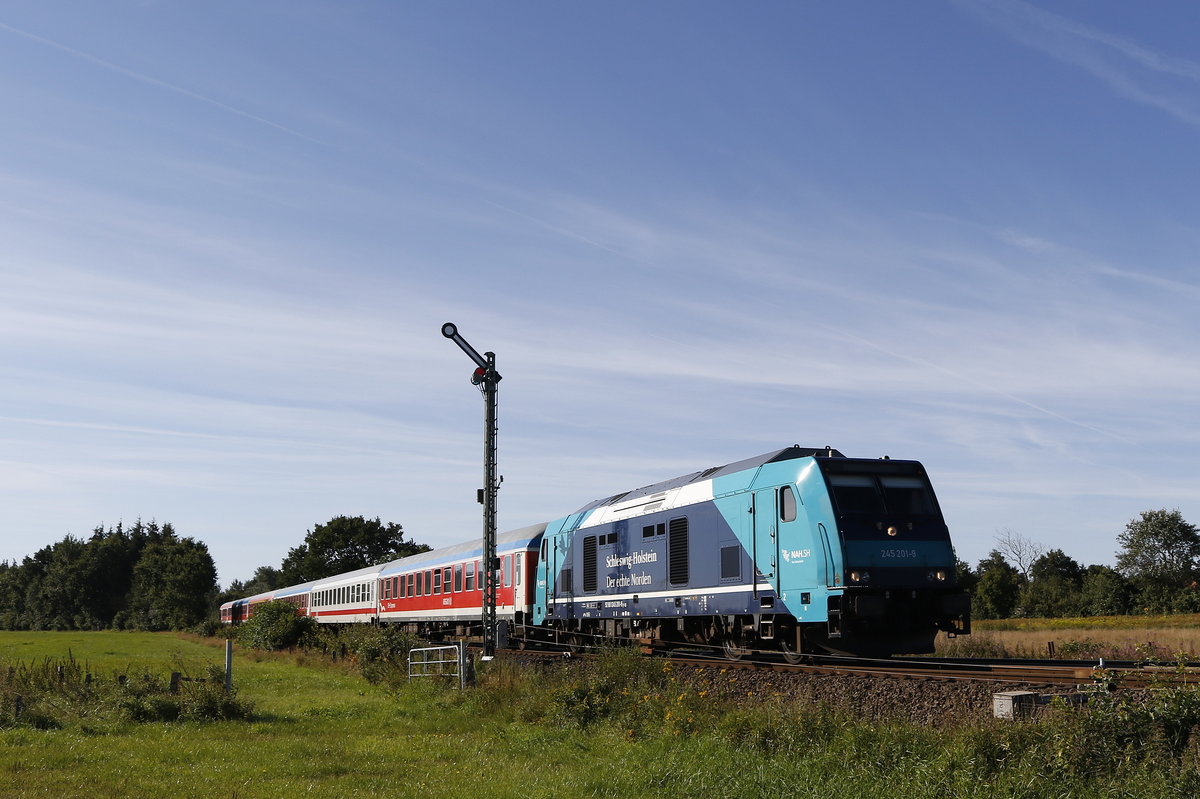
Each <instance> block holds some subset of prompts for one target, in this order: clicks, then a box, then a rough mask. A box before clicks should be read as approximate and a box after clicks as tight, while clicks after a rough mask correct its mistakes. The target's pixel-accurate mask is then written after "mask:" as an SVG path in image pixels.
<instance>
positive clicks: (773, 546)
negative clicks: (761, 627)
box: [751, 488, 779, 597]
mask: <svg viewBox="0 0 1200 799" xmlns="http://www.w3.org/2000/svg"><path fill="white" fill-rule="evenodd" d="M776 501H777V500H776V492H775V489H774V488H766V489H763V490H761V491H755V492H754V505H753V507H752V509H751V513H752V515H753V518H754V553H753V554H754V565H755V567H756V568H757V570H758V572H757V573H758V574H759V575H761V576H762V579H763V580H765V581H766V582H767V583H769V584H770V586H771V588H773V589H774V590H775V591H776V593H778V592H779V509H778V508H777V507H776ZM754 596H755V597H757V596H758V579H755V581H754Z"/></svg>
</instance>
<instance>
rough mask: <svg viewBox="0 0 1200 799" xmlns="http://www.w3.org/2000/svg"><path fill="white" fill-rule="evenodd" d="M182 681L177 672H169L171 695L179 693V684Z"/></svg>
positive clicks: (181, 676)
mask: <svg viewBox="0 0 1200 799" xmlns="http://www.w3.org/2000/svg"><path fill="white" fill-rule="evenodd" d="M182 679H183V675H182V674H181V673H179V672H178V671H173V672H171V693H173V694H177V693H179V682H180V681H181V680H182Z"/></svg>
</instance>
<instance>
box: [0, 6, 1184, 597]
mask: <svg viewBox="0 0 1200 799" xmlns="http://www.w3.org/2000/svg"><path fill="white" fill-rule="evenodd" d="M1198 24H1200V9H1198V8H1197V7H1196V6H1194V5H1193V4H1188V3H1162V4H1157V5H1154V6H1150V7H1147V6H1142V5H1138V6H1134V5H1130V4H1126V3H1116V2H1112V3H1102V2H1090V1H1089V2H1084V0H1062V1H1061V2H1039V3H1024V2H1015V1H1014V2H1002V1H1000V0H996V1H994V2H970V3H968V2H927V3H885V2H877V3H817V2H787V3H771V2H767V3H757V4H734V3H708V2H660V3H592V4H582V3H551V2H512V3H482V2H472V3H466V2H459V3H415V2H413V3H407V2H396V3H393V2H368V1H366V0H364V1H363V2H355V3H337V4H335V3H317V2H305V1H304V0H289V1H288V2H282V1H281V2H261V3H241V2H211V3H174V2H150V1H147V2H113V3H105V4H97V3H90V2H57V1H56V0H36V2H22V0H13V1H12V2H8V3H5V4H4V5H3V7H2V8H0V100H2V102H3V105H4V107H5V109H6V110H5V112H4V114H3V118H2V121H0V341H2V342H3V345H2V346H0V441H2V447H0V529H2V530H3V535H2V536H0V559H12V558H20V557H22V556H24V555H27V554H30V553H32V552H33V551H34V550H36V549H38V548H40V547H41V546H44V545H46V544H48V543H51V542H53V541H56V540H58V539H60V538H62V536H64V535H65V534H68V533H71V534H74V535H81V536H82V535H87V534H88V533H89V532H90V531H91V529H92V528H93V527H95V526H96V525H97V524H101V523H103V524H105V525H111V524H114V523H116V522H117V521H120V520H124V521H125V522H126V523H128V522H131V521H133V520H134V519H136V518H137V517H139V516H140V517H142V518H144V519H150V518H155V519H157V520H159V521H170V522H172V523H173V524H175V525H176V527H177V528H178V530H179V531H180V532H181V533H182V534H184V535H190V536H194V537H196V538H199V539H201V540H203V541H205V542H207V544H208V545H209V548H210V550H211V552H212V554H213V556H214V558H215V560H216V562H217V566H218V570H219V572H220V580H221V582H222V583H223V584H226V583H228V582H229V581H230V580H232V579H234V578H246V577H248V576H249V575H250V574H251V573H252V572H253V570H254V568H255V567H256V566H258V565H263V564H268V565H277V564H278V562H279V561H280V560H281V559H282V557H283V556H284V555H285V554H286V553H287V550H288V549H289V548H290V547H293V546H295V545H297V544H299V543H300V542H301V541H302V539H303V537H304V534H305V532H306V530H308V529H309V528H311V527H312V526H313V525H314V524H317V523H320V522H323V521H326V520H328V519H329V518H331V517H332V516H335V515H338V514H350V515H358V514H363V515H366V516H368V517H375V516H379V517H381V518H383V519H384V520H386V521H396V522H399V523H401V524H402V525H404V527H405V529H406V531H407V532H408V533H409V534H410V535H411V536H412V537H413V538H414V539H416V540H418V541H422V542H426V543H430V544H433V545H439V544H447V543H452V542H456V541H459V540H463V539H466V538H470V537H473V536H476V535H478V533H479V530H480V527H481V520H480V508H479V506H478V505H477V504H475V489H476V488H477V487H478V486H479V485H480V483H481V477H482V467H481V464H480V461H481V455H482V402H481V399H480V396H479V394H478V393H477V392H476V391H475V390H474V388H473V387H472V386H471V385H470V383H469V375H470V371H471V366H472V365H471V363H470V362H469V361H468V360H467V358H466V357H465V356H464V355H463V354H462V353H461V352H460V351H459V350H458V349H457V348H456V347H454V345H453V344H452V343H450V342H448V341H446V340H445V339H443V338H442V337H441V335H440V332H439V331H440V326H441V324H442V323H443V322H446V321H454V322H456V323H457V324H458V325H459V328H460V330H461V331H462V333H463V335H464V336H465V337H466V338H467V339H468V340H469V341H470V342H471V343H472V344H474V345H475V347H476V348H477V349H479V350H480V351H484V350H493V351H495V352H496V353H497V358H498V364H499V368H500V371H501V372H502V373H503V374H504V376H505V379H504V382H503V383H502V384H501V393H500V423H501V432H500V471H501V473H502V474H503V475H504V477H505V481H504V484H503V488H502V490H501V492H500V500H499V516H500V526H501V528H503V529H507V528H513V527H519V526H523V525H525V524H530V523H534V522H538V521H545V520H547V519H550V518H554V517H557V516H561V515H563V514H565V513H568V512H571V511H573V510H575V509H577V508H578V507H580V506H582V505H583V504H585V503H586V502H588V501H590V500H592V499H595V498H598V497H601V496H605V495H609V494H613V493H616V492H617V491H622V490H627V489H630V488H633V487H636V486H640V485H644V484H647V483H650V482H653V481H656V480H659V479H665V478H668V477H674V476H676V475H679V474H683V473H686V472H690V471H693V470H696V469H701V468H707V467H709V466H713V465H718V464H723V463H728V462H731V461H735V460H739V459H741V458H745V457H749V456H751V455H755V454H759V453H761V452H766V451H769V450H771V449H773V448H776V447H780V446H786V445H789V444H792V443H799V444H802V445H805V446H825V445H832V446H834V447H836V448H838V449H840V450H842V451H843V452H845V453H846V454H849V455H855V456H866V457H877V456H881V455H885V454H886V455H890V456H891V457H895V458H912V459H917V460H921V461H922V462H924V463H925V465H926V466H927V467H928V469H929V472H930V474H931V477H932V478H933V480H934V485H935V487H936V488H937V490H938V494H939V498H940V500H941V503H942V506H943V510H944V511H945V514H946V517H947V521H948V522H949V524H950V527H951V532H952V534H953V536H954V538H955V542H956V546H957V550H958V554H959V556H960V557H962V558H964V559H967V560H969V561H972V562H974V561H976V560H978V559H980V558H982V557H984V556H985V555H986V554H987V552H988V550H990V549H991V548H992V547H993V546H994V544H995V536H996V535H997V533H998V532H999V531H1002V530H1010V531H1013V532H1016V533H1019V534H1021V535H1023V536H1025V537H1027V538H1030V539H1033V540H1035V541H1039V542H1041V543H1042V544H1043V545H1045V546H1046V547H1060V548H1062V549H1064V550H1065V551H1066V552H1067V553H1068V554H1070V555H1071V556H1073V557H1075V558H1076V559H1077V560H1079V561H1081V562H1083V563H1085V564H1087V563H1111V562H1112V561H1113V555H1114V552H1115V550H1116V547H1117V544H1116V536H1117V534H1118V533H1119V532H1120V531H1121V530H1122V529H1123V528H1124V525H1125V523H1126V522H1127V521H1128V520H1130V519H1131V518H1134V517H1135V516H1137V514H1138V513H1140V512H1141V511H1143V510H1148V509H1154V508H1163V507H1165V508H1179V509H1180V510H1181V511H1182V512H1183V515H1184V517H1185V518H1187V519H1189V520H1190V521H1192V522H1195V523H1200V480H1198V478H1200V469H1198V468H1197V455H1196V453H1197V451H1198V450H1200V426H1198V425H1197V421H1196V409H1197V406H1198V404H1200V403H1198V400H1200V346H1198V344H1197V341H1198V339H1200V335H1198V333H1200V322H1198V321H1197V319H1198V315H1197V311H1196V308H1197V301H1198V300H1200V271H1198V270H1197V263H1196V260H1197V253H1198V252H1200V207H1198V195H1197V192H1196V188H1195V187H1196V186H1197V177H1198V176H1197V171H1198V169H1200V152H1198V150H1200V48H1198V46H1197V43H1196V39H1195V36H1194V32H1195V30H1196V29H1197V26H1198Z"/></svg>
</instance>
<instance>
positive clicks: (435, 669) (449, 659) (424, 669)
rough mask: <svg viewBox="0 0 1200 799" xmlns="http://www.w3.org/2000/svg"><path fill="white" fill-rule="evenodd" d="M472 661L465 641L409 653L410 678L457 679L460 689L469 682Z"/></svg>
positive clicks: (414, 650)
mask: <svg viewBox="0 0 1200 799" xmlns="http://www.w3.org/2000/svg"><path fill="white" fill-rule="evenodd" d="M470 671H471V668H470V661H469V660H468V659H467V645H466V643H465V642H463V641H459V642H458V643H455V644H447V645H446V646H426V647H421V648H420V649H410V650H409V652H408V678H409V679H410V680H411V679H412V678H413V677H456V678H458V687H459V688H463V687H465V686H466V684H467V682H468V675H469V674H470Z"/></svg>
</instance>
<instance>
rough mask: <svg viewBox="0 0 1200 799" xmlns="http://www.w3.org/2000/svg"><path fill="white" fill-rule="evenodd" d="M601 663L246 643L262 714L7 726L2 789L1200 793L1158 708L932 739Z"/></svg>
mask: <svg viewBox="0 0 1200 799" xmlns="http://www.w3.org/2000/svg"><path fill="white" fill-rule="evenodd" d="M220 643H221V642H218V641H214V642H206V641H204V640H199V639H188V638H182V637H177V636H171V635H153V634H139V633H116V632H111V633H110V632H105V633H80V634H69V633H16V632H0V659H3V660H4V661H7V662H9V663H11V662H13V661H14V660H15V659H20V660H24V661H29V660H35V661H36V660H39V659H45V658H47V657H58V656H65V655H66V653H67V651H68V650H70V652H71V653H72V655H73V657H74V658H75V660H76V661H77V662H81V663H86V664H87V665H88V667H89V670H91V671H92V672H93V673H95V674H97V675H102V674H105V673H111V672H126V671H131V670H134V669H141V668H148V669H151V670H155V669H163V670H167V671H170V670H184V671H188V672H191V673H200V672H203V671H204V668H205V665H206V664H212V663H220V662H221V661H222V659H223V650H222V649H221V648H219V647H218V646H217V644H220ZM597 669H598V670H597V671H596V672H595V673H591V674H590V676H584V677H580V678H572V679H574V680H575V681H574V682H571V681H567V682H564V681H562V679H561V678H559V677H556V676H555V675H530V674H529V673H528V672H519V671H516V670H514V667H511V666H504V665H502V664H498V663H497V664H491V665H490V666H489V667H488V669H487V670H485V671H484V672H482V673H481V679H480V682H481V685H480V687H479V688H477V689H474V690H468V691H466V692H458V691H452V690H446V689H444V688H439V687H437V686H435V685H433V684H431V683H428V682H426V683H420V684H415V685H405V686H400V687H398V688H397V689H387V688H384V687H380V686H376V685H372V684H369V683H367V682H366V681H364V680H363V679H362V678H361V677H359V676H357V675H356V674H354V673H351V672H350V671H349V670H348V669H347V667H346V666H345V665H344V664H337V665H332V664H330V663H328V662H326V661H323V660H320V659H307V658H304V657H295V656H289V655H263V654H254V653H247V652H244V651H239V652H238V653H237V655H236V657H235V684H236V685H237V688H238V691H239V695H240V697H241V698H244V699H247V700H249V701H251V702H253V704H254V708H255V710H254V715H253V716H252V717H251V719H250V720H242V721H215V722H173V723H161V722H156V723H134V722H129V721H120V720H111V719H110V720H101V721H88V720H84V721H80V722H77V723H69V724H64V725H63V726H62V728H60V729H50V730H42V729H33V728H29V727H23V726H16V727H10V728H7V729H0V797H4V799H10V798H11V799H25V798H26V797H30V798H32V797H47V798H49V797H54V799H74V798H75V797H79V798H80V799H85V798H86V799H107V798H108V797H122V798H124V797H132V798H138V797H154V798H155V799H159V798H161V797H171V798H172V799H175V798H176V797H181V798H187V797H206V798H207V797H236V798H240V799H251V798H253V799H258V798H260V797H261V798H263V799H281V798H282V797H291V796H314V797H335V798H340V797H356V798H360V799H361V797H368V796H379V797H384V796H386V797H418V796H419V797H429V796H454V795H470V796H485V797H521V799H540V798H542V797H592V796H595V797H648V796H652V797H655V799H672V798H674V797H681V798H682V797H731V798H732V797H737V798H738V799H753V798H754V797H776V798H777V797H781V796H785V797H822V799H825V798H827V797H828V798H832V799H839V798H841V797H845V798H846V799H851V797H853V798H854V799H859V798H860V797H875V796H878V797H885V796H886V797H889V799H894V797H896V796H921V797H924V796H938V797H960V796H961V797H972V799H987V798H988V797H1001V796H1004V797H1042V796H1073V797H1083V796H1097V797H1099V796H1111V795H1121V796H1129V797H1158V796H1180V797H1183V796H1194V795H1196V793H1197V792H1200V770H1198V763H1200V748H1198V747H1197V746H1192V747H1191V748H1189V747H1188V746H1187V745H1186V744H1187V739H1186V738H1185V739H1184V740H1183V744H1182V748H1180V746H1181V744H1180V742H1179V741H1177V740H1175V739H1174V738H1172V739H1171V740H1170V741H1169V742H1168V743H1170V746H1169V747H1167V748H1166V749H1163V748H1162V747H1164V746H1166V744H1165V743H1164V744H1162V746H1160V744H1159V743H1156V741H1160V739H1162V740H1166V739H1163V738H1162V736H1161V735H1160V736H1159V737H1158V738H1156V737H1154V736H1153V735H1151V736H1149V737H1147V736H1146V735H1143V734H1141V733H1139V732H1137V731H1136V730H1133V728H1132V725H1134V724H1135V723H1138V724H1141V722H1136V719H1137V718H1149V716H1142V717H1138V716H1136V715H1130V714H1129V713H1127V712H1126V711H1124V710H1113V711H1112V712H1111V713H1112V715H1111V716H1110V717H1104V716H1100V717H1099V718H1094V717H1082V716H1080V717H1070V718H1067V719H1066V720H1065V721H1064V722H1063V723H1061V724H1053V723H1041V724H1003V723H999V722H995V721H991V720H979V722H978V723H973V724H969V725H967V726H966V727H964V728H962V729H958V730H948V731H947V730H931V729H925V728H921V727H914V726H906V725H897V724H889V723H881V722H870V721H863V720H861V719H853V718H849V717H846V716H842V715H838V714H836V713H833V712H830V711H825V710H822V709H820V708H797V707H794V706H791V705H788V704H787V703H786V702H778V703H775V704H769V705H763V706H759V707H737V706H718V705H716V704H714V703H712V702H711V701H709V700H708V699H707V698H706V697H704V696H703V695H702V694H697V693H695V692H694V691H689V690H688V689H686V688H683V687H681V686H679V685H677V684H676V683H675V682H674V681H673V680H672V679H670V678H666V677H664V676H663V669H662V667H661V666H658V665H655V664H649V665H647V662H646V661H644V660H640V659H638V658H636V656H635V657H632V658H630V657H626V656H624V655H616V656H614V658H613V659H612V660H611V662H610V663H608V664H607V665H605V664H601V665H600V666H598V667H597ZM110 670H111V671H110ZM646 675H650V676H649V677H647V676H646ZM1189 696H1190V695H1189ZM1188 701H1189V702H1192V703H1193V705H1194V704H1196V702H1195V701H1193V699H1189V700H1188ZM618 706H620V710H619V711H618V710H617V707H618ZM1172 707H1174V705H1172ZM1180 707H1183V705H1180ZM1187 707H1192V705H1188V706H1187ZM1155 712H1158V711H1155ZM1107 718H1111V719H1112V720H1114V721H1113V724H1114V725H1115V727H1114V729H1116V732H1115V733H1113V734H1110V732H1109V728H1108V724H1109V722H1108V721H1107V720H1106V719H1107ZM1181 718H1182V717H1181ZM1185 720H1186V721H1187V724H1188V725H1190V724H1192V723H1193V720H1192V717H1191V716H1187V717H1186V719H1185ZM1121 725H1125V727H1129V728H1130V729H1125V727H1121ZM1142 726H1145V725H1144V724H1142ZM1172 729H1174V728H1172ZM1185 729H1186V730H1188V731H1190V729H1191V727H1190V726H1187V727H1186V728H1185ZM1131 730H1132V731H1131ZM1168 749H1169V750H1170V751H1167V750H1168ZM1160 750H1161V752H1160Z"/></svg>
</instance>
